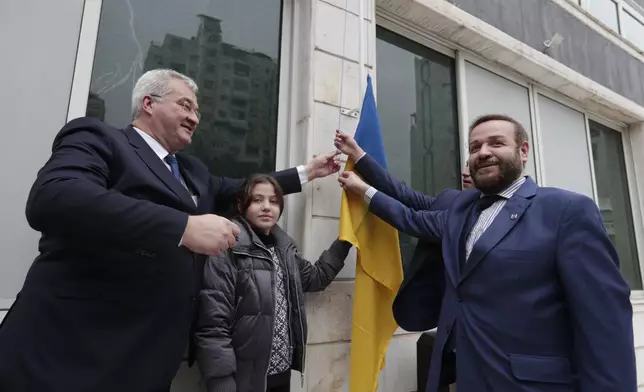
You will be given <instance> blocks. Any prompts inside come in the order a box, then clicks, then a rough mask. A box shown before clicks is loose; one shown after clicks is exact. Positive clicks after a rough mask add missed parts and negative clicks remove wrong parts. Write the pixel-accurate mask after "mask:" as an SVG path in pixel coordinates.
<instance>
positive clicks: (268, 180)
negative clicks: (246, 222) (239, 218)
mask: <svg viewBox="0 0 644 392" xmlns="http://www.w3.org/2000/svg"><path fill="white" fill-rule="evenodd" d="M257 184H270V185H272V186H273V188H274V189H275V197H277V200H278V202H279V204H280V215H281V214H282V212H283V211H284V191H283V190H282V187H281V186H280V184H279V183H278V182H277V180H276V179H274V178H273V177H271V176H269V175H268V174H253V175H252V176H250V177H249V178H248V181H246V184H245V185H244V187H243V188H242V189H241V191H240V193H239V196H238V197H237V212H238V213H239V214H241V215H244V214H245V213H246V210H247V209H248V206H250V203H251V202H252V201H253V189H255V185H257Z"/></svg>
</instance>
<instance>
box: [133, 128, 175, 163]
mask: <svg viewBox="0 0 644 392" xmlns="http://www.w3.org/2000/svg"><path fill="white" fill-rule="evenodd" d="M132 128H134V130H135V131H136V133H138V134H139V135H141V137H142V138H143V140H145V142H146V143H147V144H148V146H150V148H151V149H152V151H154V153H155V154H157V156H158V157H159V159H161V160H164V159H165V157H167V156H168V155H170V153H169V152H168V151H167V150H166V149H165V148H164V147H163V146H162V145H161V143H159V142H158V141H157V140H156V139H155V138H153V137H152V136H150V135H148V134H147V133H145V132H143V131H142V130H140V129H139V128H137V127H132Z"/></svg>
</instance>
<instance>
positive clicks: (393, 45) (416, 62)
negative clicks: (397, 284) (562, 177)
mask: <svg viewBox="0 0 644 392" xmlns="http://www.w3.org/2000/svg"><path fill="white" fill-rule="evenodd" d="M376 37H377V43H376V55H377V59H376V61H377V67H378V75H377V77H378V80H377V84H376V87H377V89H378V91H377V99H378V114H379V116H380V122H381V125H382V134H383V135H382V136H383V143H384V145H385V152H386V154H387V165H388V167H389V171H391V173H392V174H394V175H395V176H396V177H397V178H398V179H400V180H402V181H405V182H406V183H407V184H410V185H411V187H413V188H414V189H416V190H419V191H422V192H425V193H427V194H429V195H435V194H438V193H439V192H441V191H442V190H443V189H446V188H459V187H460V156H459V139H458V116H457V109H456V76H455V65H454V59H452V58H450V57H448V56H445V55H443V54H440V53H438V52H436V51H433V50H431V49H429V48H426V47H424V46H422V45H419V44H417V43H415V42H412V41H410V40H408V39H406V38H403V37H401V36H399V35H397V34H394V33H392V32H390V31H388V30H385V29H383V28H381V27H378V28H377V30H376ZM400 244H401V249H402V256H403V263H405V264H407V263H409V261H410V260H411V256H412V255H413V251H414V248H415V246H416V239H414V238H412V237H409V236H407V235H405V234H403V233H400Z"/></svg>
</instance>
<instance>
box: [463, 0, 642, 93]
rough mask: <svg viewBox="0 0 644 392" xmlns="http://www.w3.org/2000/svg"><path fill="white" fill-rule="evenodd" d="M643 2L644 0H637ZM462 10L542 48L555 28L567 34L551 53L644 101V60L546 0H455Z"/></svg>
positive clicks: (597, 80) (584, 73)
mask: <svg viewBox="0 0 644 392" xmlns="http://www.w3.org/2000/svg"><path fill="white" fill-rule="evenodd" d="M637 2H638V3H641V4H643V5H644V0H637ZM453 3H454V4H455V5H456V6H458V7H459V8H461V9H463V10H464V11H466V12H468V13H470V14H472V15H474V16H476V17H477V18H479V19H481V20H483V21H484V22H486V23H489V24H491V25H492V26H494V27H496V28H498V29H500V30H502V31H504V32H505V33H507V34H508V35H510V36H512V37H514V38H516V39H518V40H520V41H522V42H524V43H526V44H527V45H529V46H531V47H533V48H535V49H537V50H539V51H543V50H544V49H545V47H544V45H543V42H544V41H545V40H547V39H549V38H551V37H552V36H553V35H554V34H555V33H560V34H561V35H563V36H564V41H563V43H562V44H561V45H559V46H557V47H554V48H552V49H551V50H550V51H549V53H548V54H549V55H550V56H552V57H553V58H554V59H556V60H557V61H559V62H561V63H562V64H564V65H566V66H567V67H569V68H571V69H573V70H575V71H577V72H579V73H580V74H582V75H585V76H587V77H588V78H590V79H592V80H594V81H596V82H598V83H600V84H602V85H604V86H606V87H608V88H609V89H611V90H613V91H615V92H616V93H618V94H620V95H623V96H625V97H627V98H629V99H631V100H633V101H635V102H637V103H639V104H641V105H644V85H643V84H644V82H643V81H644V63H642V61H640V60H638V59H636V58H634V57H633V56H631V55H630V54H629V53H627V52H626V51H625V50H624V49H622V48H620V47H619V46H617V45H615V44H614V43H612V42H610V41H609V40H608V39H606V38H604V37H603V36H601V35H600V34H599V33H598V32H596V31H594V30H593V29H592V28H590V27H588V26H586V25H585V24H584V23H582V22H581V21H580V20H579V19H577V18H576V17H574V16H573V15H571V14H570V13H568V12H567V11H565V10H564V9H563V8H561V7H560V6H559V5H557V4H555V3H553V2H551V1H548V0H454V1H453Z"/></svg>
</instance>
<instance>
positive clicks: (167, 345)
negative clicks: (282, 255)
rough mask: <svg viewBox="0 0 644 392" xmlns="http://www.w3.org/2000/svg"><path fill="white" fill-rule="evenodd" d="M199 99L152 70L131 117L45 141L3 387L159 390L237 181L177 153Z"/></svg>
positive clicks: (176, 356) (297, 175)
mask: <svg viewBox="0 0 644 392" xmlns="http://www.w3.org/2000/svg"><path fill="white" fill-rule="evenodd" d="M196 94H197V85H196V84H195V82H194V81H193V80H192V79H190V78H188V77H186V76H185V75H182V74H180V73H178V72H175V71H171V70H152V71H148V72H146V73H145V74H144V75H143V76H141V78H140V79H139V80H138V81H137V83H136V85H135V87H134V91H133V94H132V114H133V122H132V125H131V126H128V127H127V128H125V129H117V128H113V127H111V126H109V125H106V124H104V123H102V122H100V121H98V120H96V119H92V118H79V119H75V120H73V121H71V122H69V123H68V124H67V125H65V126H64V127H63V129H62V130H61V131H60V132H59V133H58V135H57V136H56V137H55V139H54V143H53V147H52V155H51V157H50V158H49V160H48V161H47V163H46V164H45V166H44V167H43V168H42V169H41V170H40V172H39V173H38V177H37V178H36V181H35V183H34V185H33V187H32V189H31V192H30V194H29V198H28V201H27V210H26V212H27V220H28V221H29V224H30V225H31V227H32V228H34V229H35V230H38V231H40V232H42V237H41V239H40V244H39V250H40V255H39V256H38V257H37V258H36V260H35V261H34V263H33V265H32V266H31V268H30V270H29V272H28V274H27V278H26V281H25V283H24V286H23V288H22V290H21V293H20V295H19V297H18V298H17V300H16V301H15V303H14V305H13V307H12V309H11V310H10V311H9V313H8V314H7V315H6V317H5V319H4V322H3V325H2V327H0V391H2V392H29V391H37V392H43V391H51V392H75V391H78V392H86V391H93V392H100V391H105V392H114V391H120V392H130V391H131V392H160V391H169V389H170V384H171V382H172V379H173V377H174V375H175V373H176V371H177V369H178V367H179V365H180V363H181V361H182V358H183V354H184V352H185V349H186V345H187V344H188V341H189V336H190V332H191V327H192V326H193V322H194V316H195V309H196V307H197V304H196V301H195V298H196V294H197V292H198V289H199V283H200V282H201V275H202V271H203V263H204V260H205V256H206V255H216V254H218V253H221V252H223V251H225V250H226V249H228V248H229V247H230V246H232V245H234V243H235V236H236V235H237V234H238V233H239V228H238V227H237V226H235V225H234V224H233V223H232V222H230V221H229V220H227V219H225V218H223V217H220V216H217V215H215V214H214V212H216V211H220V210H224V209H225V208H226V207H227V206H228V205H229V204H230V203H232V202H234V199H235V196H236V194H237V192H238V190H239V189H240V187H241V186H242V185H243V183H244V180H241V179H231V178H224V177H214V176H211V175H210V173H209V172H208V169H207V167H206V166H205V165H204V164H203V163H202V162H201V161H200V160H198V159H197V158H194V157H192V156H190V155H188V154H185V153H182V152H181V150H182V149H183V148H185V147H186V146H187V145H189V144H190V143H191V141H192V136H193V134H194V132H195V131H196V127H197V125H198V124H199V118H200V116H199V106H198V103H197V97H196ZM339 167H340V166H339V162H338V161H337V157H336V154H335V153H331V154H327V155H324V156H319V157H316V158H314V159H313V160H312V161H311V162H310V163H309V164H307V165H305V166H299V167H298V168H293V169H288V170H284V171H281V172H277V173H274V174H273V176H274V177H275V178H276V179H277V180H278V181H279V183H280V185H281V186H282V188H283V189H284V193H294V192H299V191H300V190H301V185H302V184H303V183H305V182H307V181H310V180H312V179H314V178H317V177H323V176H326V175H328V174H331V173H334V172H336V171H338V170H339ZM189 351H190V352H189V354H190V357H192V350H189Z"/></svg>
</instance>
